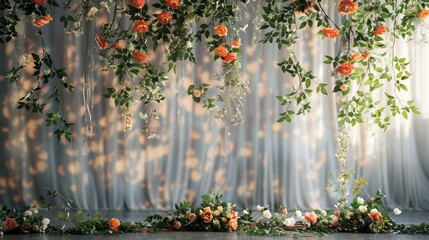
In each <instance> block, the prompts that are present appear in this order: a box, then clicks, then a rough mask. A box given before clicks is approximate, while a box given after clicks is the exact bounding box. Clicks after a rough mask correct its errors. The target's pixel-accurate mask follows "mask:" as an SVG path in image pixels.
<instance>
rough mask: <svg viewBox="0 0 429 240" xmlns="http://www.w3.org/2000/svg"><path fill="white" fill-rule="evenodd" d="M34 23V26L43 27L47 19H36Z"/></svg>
mask: <svg viewBox="0 0 429 240" xmlns="http://www.w3.org/2000/svg"><path fill="white" fill-rule="evenodd" d="M33 24H34V26H36V27H39V28H41V27H43V26H45V21H43V20H41V19H34V20H33Z"/></svg>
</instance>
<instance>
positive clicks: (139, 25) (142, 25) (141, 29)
mask: <svg viewBox="0 0 429 240" xmlns="http://www.w3.org/2000/svg"><path fill="white" fill-rule="evenodd" d="M134 31H135V32H138V33H145V32H147V31H149V24H148V23H147V22H146V21H145V20H140V21H137V22H135V23H134Z"/></svg>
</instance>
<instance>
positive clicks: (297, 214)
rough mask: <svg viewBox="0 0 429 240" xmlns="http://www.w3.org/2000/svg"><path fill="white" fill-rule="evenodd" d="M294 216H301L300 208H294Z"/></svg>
mask: <svg viewBox="0 0 429 240" xmlns="http://www.w3.org/2000/svg"><path fill="white" fill-rule="evenodd" d="M295 216H296V217H298V218H300V217H302V212H301V211H300V210H296V211H295Z"/></svg>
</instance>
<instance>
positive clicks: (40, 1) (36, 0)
mask: <svg viewBox="0 0 429 240" xmlns="http://www.w3.org/2000/svg"><path fill="white" fill-rule="evenodd" d="M31 2H32V3H35V4H38V5H43V4H45V3H47V2H48V0H31Z"/></svg>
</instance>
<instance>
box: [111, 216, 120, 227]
mask: <svg viewBox="0 0 429 240" xmlns="http://www.w3.org/2000/svg"><path fill="white" fill-rule="evenodd" d="M120 225H121V222H120V221H119V220H118V219H116V218H111V219H110V220H109V227H110V228H111V229H114V228H116V229H117V228H118V227H119V226H120Z"/></svg>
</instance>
